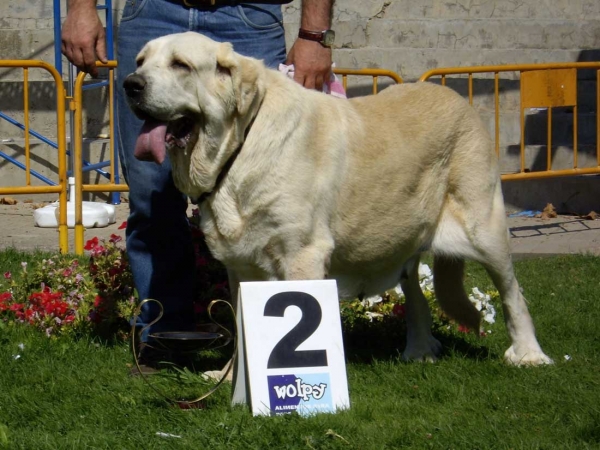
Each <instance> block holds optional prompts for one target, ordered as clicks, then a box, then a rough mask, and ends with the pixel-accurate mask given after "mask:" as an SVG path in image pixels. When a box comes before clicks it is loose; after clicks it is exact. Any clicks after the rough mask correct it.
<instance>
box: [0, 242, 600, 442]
mask: <svg viewBox="0 0 600 450" xmlns="http://www.w3.org/2000/svg"><path fill="white" fill-rule="evenodd" d="M24 257H25V256H23V255H22V254H19V253H18V252H10V251H9V252H0V271H2V272H4V271H7V270H14V269H13V267H18V266H19V264H20V261H22V260H23V258H24ZM31 257H32V258H35V257H39V255H33V256H31ZM516 271H517V276H518V278H519V280H520V283H521V286H522V287H523V289H524V293H525V296H526V298H527V299H528V301H529V307H530V311H531V314H532V316H533V318H534V322H535V324H536V328H537V334H538V338H539V341H540V343H541V345H542V347H543V349H544V350H545V351H546V353H547V354H548V355H549V356H550V357H552V358H553V359H554V360H555V362H556V364H555V365H553V366H549V367H541V368H514V367H509V366H506V365H505V364H503V362H502V355H503V353H504V351H505V350H506V348H507V347H508V346H509V341H508V337H507V334H506V330H505V327H504V324H503V322H502V317H501V312H500V313H499V316H498V317H497V322H496V324H494V325H492V326H491V327H489V328H490V330H491V333H490V334H488V335H487V336H486V337H484V338H477V337H475V336H473V335H465V334H462V333H457V332H454V331H453V332H438V335H437V337H438V338H439V339H440V340H441V341H442V342H443V343H444V346H445V353H444V355H443V356H442V358H441V359H440V361H439V362H438V363H436V364H419V363H417V364H407V363H403V362H401V361H400V359H399V351H400V350H401V349H402V345H403V342H391V340H385V339H378V340H377V341H376V342H363V343H362V344H361V345H358V344H352V345H349V346H347V347H346V354H347V359H348V366H347V370H348V379H349V388H350V401H351V408H350V409H349V410H347V411H343V412H340V413H338V414H334V415H329V414H323V415H318V416H313V417H310V418H301V417H298V416H293V415H290V416H280V417H253V416H252V415H251V413H250V412H249V411H248V409H247V408H245V407H235V408H233V407H231V406H230V404H229V395H230V388H229V386H225V387H224V388H222V389H220V390H219V391H217V393H216V394H214V395H213V396H211V397H210V398H209V400H208V401H207V404H206V406H205V408H204V409H195V410H182V409H179V408H178V407H174V406H171V405H169V404H167V403H166V402H164V401H163V400H161V398H160V397H159V396H158V395H157V394H156V393H155V392H154V391H153V390H151V389H150V388H149V387H148V386H147V385H146V384H145V383H144V381H143V380H141V379H139V378H132V377H130V376H129V375H128V373H129V366H130V364H131V354H130V351H129V348H128V347H127V345H126V344H122V343H120V344H107V343H101V342H93V341H90V340H79V341H73V340H69V339H67V338H59V339H52V340H51V339H48V338H46V337H45V335H43V333H41V332H39V331H35V330H31V329H28V328H25V327H23V326H15V325H8V324H2V323H1V322H0V448H10V449H19V448H22V449H88V448H89V449H104V448H107V449H108V448H110V449H154V448H157V449H158V448H160V449H163V448H174V449H180V448H181V449H185V448H190V449H244V450H245V449H296V448H298V449H330V448H331V449H334V448H335V449H337V448H339V449H395V448H417V449H420V448H435V449H439V448H442V449H446V448H453V449H494V448H501V449H505V448H506V449H522V448H523V449H538V448H540V449H554V448H556V449H567V448H572V449H584V448H600V331H599V330H600V328H599V324H600V304H599V303H598V293H599V292H600V258H597V257H592V256H568V257H567V256H565V257H553V258H547V259H532V260H525V261H519V262H517V263H516ZM466 278H467V279H466V282H467V285H468V286H477V287H479V288H481V289H484V288H489V287H491V284H490V282H489V280H488V278H487V276H486V275H485V273H484V272H483V271H482V270H481V269H480V268H479V266H476V265H468V266H467V277H466ZM498 309H499V310H500V308H498ZM359 341H360V340H358V339H356V340H353V341H352V342H359ZM20 344H23V345H22V346H21V347H22V348H20V346H19V345H20ZM17 355H19V357H18V358H17ZM565 355H569V357H570V360H567V359H566V358H565ZM167 381H168V380H165V382H167ZM203 389H204V386H201V385H200V384H199V385H198V390H199V391H202V390H203ZM198 393H201V392H198ZM157 432H162V433H168V434H171V435H176V436H180V437H163V436H159V435H157Z"/></svg>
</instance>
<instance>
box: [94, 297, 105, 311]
mask: <svg viewBox="0 0 600 450" xmlns="http://www.w3.org/2000/svg"><path fill="white" fill-rule="evenodd" d="M102 300H103V299H102V297H100V296H99V295H96V298H95V299H94V306H95V307H96V308H97V307H98V306H100V304H101V303H102Z"/></svg>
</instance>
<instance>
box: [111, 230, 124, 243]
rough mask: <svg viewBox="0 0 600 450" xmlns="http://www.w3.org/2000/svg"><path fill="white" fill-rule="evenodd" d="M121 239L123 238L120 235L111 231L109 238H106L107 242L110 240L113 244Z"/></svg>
mask: <svg viewBox="0 0 600 450" xmlns="http://www.w3.org/2000/svg"><path fill="white" fill-rule="evenodd" d="M122 240H123V238H122V237H121V236H119V235H118V234H114V233H113V234H111V235H110V239H109V240H108V242H112V243H113V244H116V243H117V242H121V241H122Z"/></svg>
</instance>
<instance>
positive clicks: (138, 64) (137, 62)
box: [135, 58, 144, 67]
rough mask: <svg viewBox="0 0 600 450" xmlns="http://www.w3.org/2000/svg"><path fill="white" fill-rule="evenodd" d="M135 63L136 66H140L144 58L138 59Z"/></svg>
mask: <svg viewBox="0 0 600 450" xmlns="http://www.w3.org/2000/svg"><path fill="white" fill-rule="evenodd" d="M135 63H136V65H137V67H140V66H141V65H142V64H144V58H140V59H138V60H137V61H136V62H135Z"/></svg>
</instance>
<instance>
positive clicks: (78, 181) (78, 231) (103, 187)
mask: <svg viewBox="0 0 600 450" xmlns="http://www.w3.org/2000/svg"><path fill="white" fill-rule="evenodd" d="M96 66H97V67H107V68H108V69H109V70H108V80H109V85H108V98H109V105H108V107H109V129H110V130H114V129H115V126H114V125H115V105H114V92H115V87H114V69H115V68H116V67H117V62H116V61H109V62H107V63H106V64H102V63H96ZM85 76H86V74H85V73H83V72H82V73H80V74H79V75H78V76H77V79H76V80H75V86H74V90H73V99H72V101H71V109H72V110H73V111H74V135H75V136H74V137H73V154H74V163H73V173H74V176H75V253H76V254H78V255H81V254H83V250H84V249H83V241H84V231H85V230H84V227H83V193H84V192H125V191H128V190H129V187H128V186H127V185H126V184H117V183H115V178H114V177H115V164H117V163H118V162H117V161H115V159H114V158H111V160H110V174H111V175H110V181H109V182H108V183H103V184H83V155H82V147H83V80H84V78H85ZM109 148H110V151H109V154H110V155H114V149H115V136H113V135H112V133H111V134H110V136H109Z"/></svg>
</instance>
